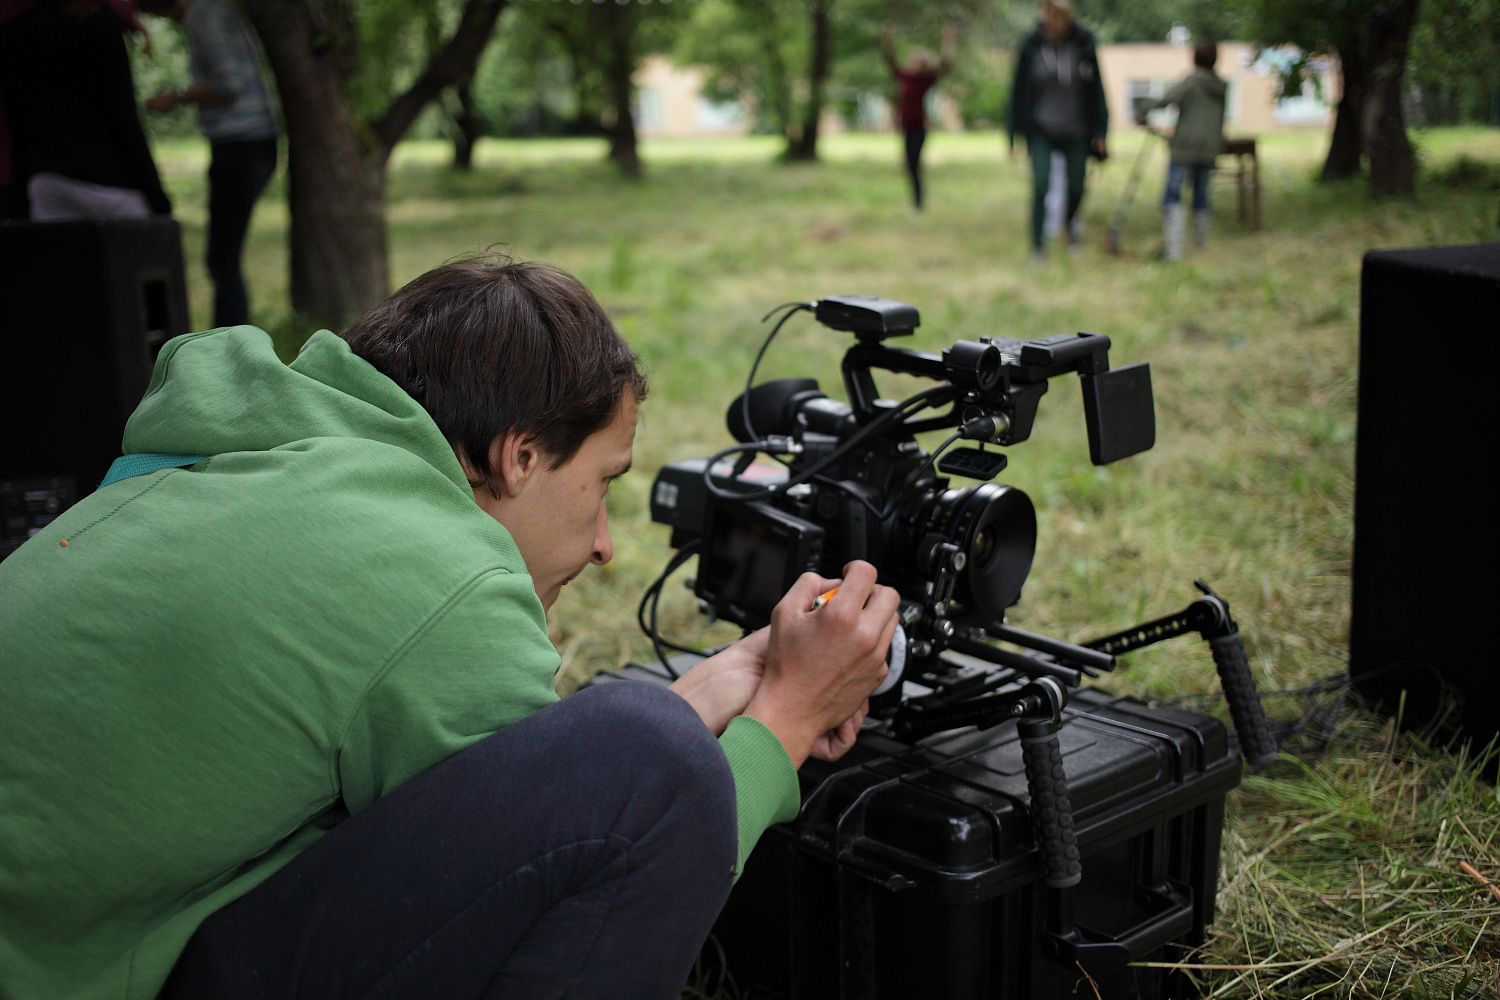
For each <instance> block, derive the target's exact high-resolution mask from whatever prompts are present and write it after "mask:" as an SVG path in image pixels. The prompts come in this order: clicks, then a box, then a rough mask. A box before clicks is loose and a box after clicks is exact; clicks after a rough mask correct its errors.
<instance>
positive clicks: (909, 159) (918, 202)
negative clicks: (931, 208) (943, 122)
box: [906, 128, 927, 208]
mask: <svg viewBox="0 0 1500 1000" xmlns="http://www.w3.org/2000/svg"><path fill="white" fill-rule="evenodd" d="M926 141H927V130H926V129H925V128H909V129H907V130H906V174H907V176H908V177H910V178H911V203H912V204H913V205H915V206H916V207H917V208H921V207H922V144H923V143H924V142H926Z"/></svg>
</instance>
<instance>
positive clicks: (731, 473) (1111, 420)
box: [651, 296, 1155, 659]
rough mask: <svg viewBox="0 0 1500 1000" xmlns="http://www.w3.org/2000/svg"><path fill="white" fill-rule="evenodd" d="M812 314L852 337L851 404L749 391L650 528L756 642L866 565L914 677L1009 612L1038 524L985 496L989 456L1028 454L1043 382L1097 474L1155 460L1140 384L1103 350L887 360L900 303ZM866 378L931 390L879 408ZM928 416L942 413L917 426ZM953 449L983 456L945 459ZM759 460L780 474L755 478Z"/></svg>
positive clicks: (774, 385) (668, 485) (994, 464)
mask: <svg viewBox="0 0 1500 1000" xmlns="http://www.w3.org/2000/svg"><path fill="white" fill-rule="evenodd" d="M810 308H811V310H812V311H813V313H814V315H815V317H816V318H817V319H818V320H819V321H820V322H822V323H823V324H824V325H826V326H829V327H831V328H833V329H837V330H845V331H848V332H851V333H853V334H854V336H855V343H854V344H853V346H851V347H850V348H849V350H848V351H847V352H846V353H845V355H844V359H843V364H842V375H843V383H844V389H845V393H846V397H847V400H848V402H847V403H843V402H839V401H837V400H834V399H830V398H829V397H828V396H826V395H825V394H824V393H823V392H822V391H821V390H820V388H819V385H818V383H817V382H816V381H815V380H813V379H810V378H794V379H780V380H776V381H772V382H767V383H765V384H762V385H760V386H756V387H755V388H754V389H753V390H751V392H750V394H749V398H748V399H746V398H745V397H744V396H741V397H739V398H737V399H735V401H734V402H733V403H732V404H731V405H730V407H729V410H728V413H727V423H728V426H729V430H730V433H731V434H732V435H733V436H734V437H735V438H736V440H738V441H740V442H742V444H741V445H740V446H737V447H735V448H731V449H727V450H726V451H725V452H721V453H720V455H717V456H713V457H711V458H698V459H690V460H687V461H680V462H673V463H671V464H669V465H667V466H665V467H664V468H663V469H662V470H661V472H660V473H659V474H658V476H657V479H656V483H655V485H654V488H653V490H652V498H651V515H652V519H653V520H655V521H657V522H660V523H664V524H669V525H671V526H672V528H673V532H672V542H671V544H672V545H673V547H675V548H678V549H685V547H687V546H696V549H697V553H698V557H699V565H698V573H697V577H696V580H695V582H694V591H695V593H696V594H697V596H698V597H699V598H700V600H701V602H702V606H703V608H704V610H705V611H706V612H707V613H709V614H710V615H712V616H714V617H717V618H722V619H726V620H728V621H732V622H735V623H737V624H739V625H741V626H743V627H744V628H747V629H753V628H759V627H761V626H763V625H765V624H766V623H768V622H769V620H770V613H771V609H772V608H773V607H774V606H775V604H776V602H777V601H778V600H780V598H781V596H782V595H783V594H784V593H785V592H786V590H787V588H788V587H790V586H791V585H792V583H793V582H795V580H796V579H797V577H798V575H800V574H801V573H803V572H805V571H809V570H811V571H814V572H817V573H819V574H821V575H823V576H825V577H834V578H836V577H840V576H842V575H843V567H844V566H845V564H847V563H848V562H849V561H850V560H853V559H863V560H866V561H868V562H870V563H872V564H873V565H874V566H875V567H876V568H877V569H878V570H879V573H880V582H881V583H883V584H886V585H887V586H890V587H893V588H895V589H896V590H897V591H898V592H899V593H900V594H901V596H902V600H903V605H902V613H901V618H902V625H903V627H904V633H905V636H906V641H907V642H908V643H909V644H910V647H911V648H910V652H911V653H912V655H914V656H915V657H916V658H918V659H921V658H922V657H924V656H926V655H930V654H931V653H932V651H933V649H934V648H941V647H942V646H944V645H947V644H946V643H944V642H943V640H944V639H948V638H950V637H952V635H953V634H954V630H955V628H958V627H976V626H977V627H979V628H983V626H984V625H985V624H987V623H991V622H999V621H1003V619H1004V614H1005V610H1006V608H1008V607H1010V606H1011V605H1013V604H1015V603H1016V601H1017V600H1018V599H1019V597H1020V594H1021V587H1022V585H1023V584H1024V582H1025V579H1026V575H1027V573H1028V572H1029V570H1030V567H1031V562H1032V557H1033V555H1034V553H1035V548H1036V514H1035V510H1034V508H1033V506H1032V503H1031V500H1030V499H1029V498H1028V497H1027V496H1026V494H1025V493H1023V492H1021V491H1020V490H1018V489H1015V488H1014V487H1009V486H1004V485H1001V484H999V483H995V482H991V481H990V480H992V479H994V477H995V476H996V475H998V474H999V473H1000V472H1001V471H1002V470H1003V469H1004V468H1005V465H1006V456H1005V455H1004V453H1002V452H999V451H996V450H993V449H994V448H997V447H1007V446H1010V445H1014V444H1019V443H1020V442H1022V441H1025V440H1026V439H1027V438H1028V437H1029V436H1030V434H1031V430H1032V424H1033V421H1034V419H1035V416H1036V411H1037V406H1038V403H1039V402H1040V400H1041V397H1042V396H1043V395H1044V394H1045V393H1046V391H1047V384H1048V381H1049V380H1050V379H1053V378H1056V377H1058V376H1060V375H1065V374H1069V373H1077V374H1078V376H1079V377H1080V379H1081V382H1082V387H1083V395H1084V416H1085V421H1086V424H1087V430H1088V439H1089V451H1090V457H1091V459H1092V460H1093V462H1094V463H1095V464H1096V465H1102V464H1105V463H1108V462H1113V461H1116V460H1118V459H1121V458H1124V457H1126V456H1128V455H1133V454H1136V453H1138V452H1141V451H1145V450H1146V449H1148V448H1150V447H1151V446H1152V444H1153V443H1154V442H1155V415H1154V410H1153V402H1152V395H1151V375H1150V368H1149V366H1148V365H1146V364H1136V365H1129V366H1125V367H1122V368H1116V369H1111V368H1110V367H1109V354H1108V352H1109V347H1110V341H1109V339H1108V338H1107V337H1103V336H1100V335H1098V334H1092V333H1078V334H1058V335H1055V336H1050V337H1044V338H1040V339H1036V340H1016V339H1011V338H999V337H996V338H988V337H986V338H981V339H980V340H977V341H969V340H960V341H957V342H956V343H954V344H953V345H952V346H951V347H949V348H948V349H946V350H944V351H943V352H942V354H940V355H938V354H930V353H925V352H921V351H915V350H909V349H904V348H898V347H893V346H890V345H888V344H887V343H885V341H886V340H887V339H888V338H891V337H895V336H902V335H907V334H910V333H911V332H912V331H913V330H914V329H915V328H916V327H917V326H918V325H919V323H920V317H919V315H918V313H917V310H916V309H915V308H913V307H912V306H910V305H907V304H905V303H901V302H894V301H891V300H888V299H877V298H871V297H868V296H833V297H829V298H825V299H820V300H818V301H817V302H816V303H814V304H812V305H811V306H810ZM877 370H880V371H891V372H902V373H907V374H911V375H917V376H921V377H925V378H929V379H932V380H933V381H934V382H935V383H936V384H935V385H934V386H933V387H932V388H931V389H927V390H925V391H923V392H921V393H918V394H917V395H915V396H913V397H911V398H909V399H908V400H905V401H901V402H896V401H893V400H888V399H883V398H881V397H880V394H879V392H878V390H877V388H876V384H875V379H874V374H873V373H874V372H875V371H877ZM930 408H945V411H946V412H943V413H940V414H938V415H936V416H925V417H918V416H917V413H918V412H920V410H922V409H930ZM947 428H954V429H955V433H954V434H953V436H952V437H951V438H950V439H949V440H948V441H947V442H945V444H944V447H943V448H940V449H938V450H937V452H936V453H934V454H931V455H930V454H929V453H927V452H926V451H924V450H923V448H922V447H921V446H920V444H919V443H918V441H917V439H916V435H917V434H921V433H925V432H930V431H936V430H943V429H947ZM959 439H963V440H967V441H971V442H975V443H977V444H978V447H977V448H974V447H965V448H959V449H956V450H953V451H944V449H945V448H947V446H948V445H951V444H953V443H955V441H957V440H959ZM987 448H988V449H990V450H986V449H987ZM756 453H765V454H770V455H772V456H775V457H776V458H777V459H778V461H780V462H781V464H779V465H770V464H764V463H754V464H752V463H751V462H750V461H749V460H750V459H752V458H753V457H754V455H755V454H756ZM938 453H941V454H940V455H939V454H938ZM954 479H965V480H971V481H972V482H966V483H963V484H960V485H955V484H954ZM929 640H935V641H929Z"/></svg>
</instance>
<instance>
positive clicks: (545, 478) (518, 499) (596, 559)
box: [474, 391, 636, 608]
mask: <svg viewBox="0 0 1500 1000" xmlns="http://www.w3.org/2000/svg"><path fill="white" fill-rule="evenodd" d="M635 419H636V406H635V397H634V396H633V395H632V394H631V393H630V392H628V391H627V392H626V393H625V394H624V397H623V398H622V399H621V403H620V409H619V410H618V411H617V412H616V413H615V417H614V419H613V420H612V421H610V422H609V423H608V424H607V425H605V426H604V427H602V428H600V429H599V430H597V431H595V432H594V433H593V434H591V435H589V437H588V438H587V439H585V440H584V442H583V445H582V446H581V447H580V448H579V449H578V451H577V453H575V454H574V455H573V457H572V458H570V459H569V460H568V461H566V462H564V463H563V464H562V465H560V466H558V467H557V468H555V469H554V468H551V467H550V466H551V459H550V458H549V457H548V456H547V455H546V454H545V453H543V452H541V451H538V450H537V449H536V448H535V446H534V445H533V444H531V443H530V442H529V441H526V440H523V441H520V442H518V443H515V444H510V445H507V444H505V443H500V444H498V445H497V447H499V448H500V449H502V450H504V449H506V448H510V449H511V454H512V455H513V456H514V458H513V460H509V471H508V470H507V468H504V467H502V468H500V469H499V471H500V472H501V473H502V476H501V477H500V478H503V479H504V480H505V488H504V489H503V490H502V491H501V492H502V493H503V495H502V496H499V497H497V496H495V495H494V494H493V493H491V492H490V491H489V489H488V488H486V487H484V486H481V487H479V488H478V489H476V490H475V491H474V499H475V501H476V502H477V503H478V504H479V506H481V507H483V508H484V509H485V511H486V513H488V514H489V515H490V516H491V517H493V518H494V519H495V520H497V521H499V522H500V523H501V524H503V525H504V526H505V528H506V530H507V531H509V532H510V535H511V537H512V538H514V539H515V541H516V547H517V548H519V549H520V550H521V558H523V559H525V560H526V571H527V572H528V573H530V574H531V580H532V584H533V585H534V586H535V587H536V596H537V597H539V598H541V601H542V607H544V608H551V607H552V604H553V602H554V601H556V600H557V595H558V594H559V593H560V592H561V591H562V588H563V585H564V584H566V583H567V582H568V581H569V580H571V579H573V578H574V577H575V576H577V575H578V574H579V573H582V572H583V570H584V569H585V568H586V567H587V566H588V565H589V564H590V563H597V564H598V565H601V566H602V565H604V564H605V563H607V562H609V561H610V560H611V559H613V558H614V554H615V548H614V542H612V541H611V540H610V537H609V515H608V513H607V512H606V511H605V508H604V497H605V494H606V493H608V492H609V484H610V483H611V482H612V481H613V480H615V479H618V478H619V477H620V476H623V475H624V474H625V473H626V472H627V471H628V470H629V469H630V461H631V448H632V446H633V444H634V443H635ZM493 457H494V456H493V453H492V458H493Z"/></svg>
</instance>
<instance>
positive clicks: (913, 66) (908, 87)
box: [881, 21, 958, 212]
mask: <svg viewBox="0 0 1500 1000" xmlns="http://www.w3.org/2000/svg"><path fill="white" fill-rule="evenodd" d="M957 42H958V25H956V24H950V25H948V26H947V27H946V28H944V29H943V51H942V56H941V58H939V59H938V60H936V61H934V60H933V58H932V53H931V52H928V51H927V50H926V49H916V50H915V51H913V52H912V54H911V58H910V60H909V61H908V62H907V64H906V65H905V66H902V65H901V64H899V63H897V62H896V26H895V24H893V23H892V22H890V21H887V22H886V23H885V32H884V35H883V36H882V38H881V52H882V53H884V55H885V62H886V65H887V66H889V67H890V68H891V74H892V75H893V76H895V78H896V86H897V88H898V93H897V98H896V124H897V125H898V126H899V127H900V129H901V132H902V135H904V136H905V138H906V173H907V176H908V177H910V178H911V202H912V207H913V208H914V209H916V211H918V212H920V211H922V144H923V143H925V142H926V141H927V114H926V110H925V108H924V107H923V104H924V103H925V101H926V99H927V91H929V90H931V89H932V85H933V84H934V83H937V81H938V79H939V78H940V77H941V76H942V75H943V74H944V73H946V72H948V71H949V70H950V69H952V68H953V50H954V46H955V45H956V44H957Z"/></svg>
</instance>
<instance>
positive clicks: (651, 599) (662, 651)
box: [635, 539, 698, 681]
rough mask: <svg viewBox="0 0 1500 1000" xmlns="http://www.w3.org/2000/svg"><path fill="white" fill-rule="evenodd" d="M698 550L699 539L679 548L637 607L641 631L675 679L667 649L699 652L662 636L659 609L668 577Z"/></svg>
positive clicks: (636, 614) (663, 665)
mask: <svg viewBox="0 0 1500 1000" xmlns="http://www.w3.org/2000/svg"><path fill="white" fill-rule="evenodd" d="M697 552H698V540H697V539H694V540H693V541H690V542H688V543H687V544H685V545H683V546H682V548H680V549H678V550H677V552H676V554H675V555H673V556H672V558H671V559H670V560H669V561H668V562H667V568H666V569H664V570H662V572H661V576H658V577H657V578H656V580H655V581H654V582H653V583H652V584H651V586H649V587H647V588H646V591H645V593H643V594H642V595H641V603H640V606H639V607H638V608H636V612H635V620H636V624H638V625H639V626H640V627H641V631H642V632H644V633H646V636H647V637H648V638H649V639H650V640H651V647H652V649H654V650H655V651H656V658H657V659H658V660H659V661H661V665H662V669H664V670H665V671H666V672H667V674H668V675H670V676H671V678H672V679H673V680H674V681H675V680H676V679H677V677H678V674H677V671H676V670H675V669H673V667H672V664H671V663H669V662H667V650H668V649H672V650H675V651H676V652H679V653H693V654H698V650H696V649H691V648H689V647H687V646H679V645H677V644H676V643H675V642H668V641H667V640H666V639H663V638H662V637H661V630H660V628H659V627H658V625H657V611H658V608H659V606H660V604H661V592H662V588H663V587H665V586H666V582H667V578H668V577H670V576H671V575H672V574H673V573H675V572H677V571H678V570H679V569H681V568H682V566H683V564H685V563H686V562H687V561H688V560H689V559H691V558H692V557H693V556H694V555H696V554H697ZM648 604H649V605H650V607H651V618H650V622H649V624H648V623H647V619H646V606H647V605H648Z"/></svg>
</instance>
